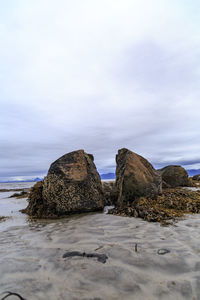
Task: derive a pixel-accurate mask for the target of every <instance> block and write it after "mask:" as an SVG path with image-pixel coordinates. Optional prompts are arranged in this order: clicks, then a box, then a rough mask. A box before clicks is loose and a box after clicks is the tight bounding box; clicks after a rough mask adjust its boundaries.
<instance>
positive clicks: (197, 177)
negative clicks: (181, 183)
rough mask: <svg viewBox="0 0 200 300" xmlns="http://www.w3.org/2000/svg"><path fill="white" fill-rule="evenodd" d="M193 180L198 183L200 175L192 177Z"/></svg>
mask: <svg viewBox="0 0 200 300" xmlns="http://www.w3.org/2000/svg"><path fill="white" fill-rule="evenodd" d="M192 180H198V181H200V174H197V175H194V176H193V177H192Z"/></svg>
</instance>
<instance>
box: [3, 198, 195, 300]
mask: <svg viewBox="0 0 200 300" xmlns="http://www.w3.org/2000/svg"><path fill="white" fill-rule="evenodd" d="M9 195H10V193H1V195H0V196H1V198H0V211H1V214H4V215H6V216H10V217H11V218H9V219H7V220H6V221H4V222H1V223H0V269H1V274H0V292H5V291H7V290H8V291H13V292H17V293H20V294H21V295H22V296H23V297H24V298H26V299H52V300H54V299H70V300H72V299H73V300H75V299H85V300H86V299H88V300H89V299H91V300H92V299H96V300H97V299H148V300H151V299H152V300H153V299H173V300H174V299H177V300H178V299H193V300H195V299H196V300H198V299H200V275H199V274H200V273H199V272H200V232H199V226H200V215H190V216H188V217H187V219H184V220H180V221H179V222H178V223H176V224H175V225H173V226H172V225H170V226H168V227H163V226H160V224H158V223H148V222H145V221H143V220H141V219H139V218H127V217H118V216H113V215H107V214H105V213H90V214H84V215H76V216H72V217H68V218H64V219H59V220H37V221H34V220H31V219H29V218H28V217H27V216H26V215H25V214H21V213H20V212H19V209H21V208H24V207H25V206H26V204H27V202H26V199H15V198H7V197H8V196H9ZM136 244H137V252H136V251H135V250H136V249H135V245H136ZM159 249H167V250H169V253H166V254H164V255H161V254H158V253H162V251H160V252H159V251H158V250H159ZM67 251H81V252H86V253H102V254H106V255H107V256H108V259H107V261H106V263H105V264H103V263H101V262H99V261H98V260H97V259H96V258H86V257H72V258H63V257H62V256H63V254H64V253H65V252H67ZM10 299H11V298H10ZM13 299H14V298H13Z"/></svg>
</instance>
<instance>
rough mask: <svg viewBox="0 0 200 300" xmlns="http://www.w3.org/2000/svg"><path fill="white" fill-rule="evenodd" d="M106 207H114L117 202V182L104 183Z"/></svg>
mask: <svg viewBox="0 0 200 300" xmlns="http://www.w3.org/2000/svg"><path fill="white" fill-rule="evenodd" d="M102 188H103V193H104V205H105V206H106V205H108V206H109V205H113V204H116V202H117V196H118V194H117V189H116V185H115V181H103V182H102Z"/></svg>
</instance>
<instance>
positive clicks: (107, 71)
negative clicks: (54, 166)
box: [0, 0, 200, 177]
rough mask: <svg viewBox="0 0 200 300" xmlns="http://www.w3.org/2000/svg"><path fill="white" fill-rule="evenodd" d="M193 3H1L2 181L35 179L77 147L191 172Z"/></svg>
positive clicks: (195, 137) (105, 162) (103, 156)
mask: <svg viewBox="0 0 200 300" xmlns="http://www.w3.org/2000/svg"><path fill="white" fill-rule="evenodd" d="M198 6H199V4H198V2H196V1H194V2H193V3H192V4H191V5H190V6H189V7H188V2H187V1H181V0H175V1H172V0H170V1H169V0H168V1H162V3H161V1H158V0H150V1H144V0H140V1H139V0H136V1H131V0H126V1H122V0H115V1H114V0H101V1H92V0H86V1H80V0H75V1H73V2H72V1H64V0H58V1H55V0H48V1H46V0H44V1H42V2H41V1H39V0H35V1H28V2H27V1H24V0H20V1H17V2H16V1H8V2H6V4H5V3H4V4H0V17H1V18H0V20H1V21H0V38H1V41H2V47H1V49H0V111H1V120H0V138H1V147H0V166H1V168H0V170H1V171H0V177H8V176H22V175H30V176H31V175H32V174H34V175H37V174H38V175H40V174H44V173H46V171H47V169H48V167H49V165H50V163H51V162H52V161H54V160H55V159H57V158H58V157H59V156H61V155H63V154H64V153H67V152H69V151H72V150H75V149H82V148H84V149H85V150H86V151H88V152H91V153H93V154H94V156H95V162H96V165H97V167H98V169H99V171H100V172H107V171H108V172H109V171H113V170H114V168H115V154H116V153H117V150H118V149H119V148H122V147H127V148H130V149H131V150H133V151H135V152H137V153H139V154H141V155H143V156H145V157H147V158H148V159H149V160H150V161H151V162H152V163H153V164H154V165H155V166H156V165H159V166H161V165H165V164H171V163H175V164H176V163H180V164H182V165H186V166H192V168H197V167H198V166H199V163H200V160H199V146H200V144H199V143H200V142H199V141H200V139H199V137H200V133H199V132H200V123H199V109H200V104H199V83H200V82H199V81H200V79H199V78H200V77H199V72H200V64H199V49H200V47H199V46H200V45H199V44H200V42H199V39H198V36H199V25H200V24H199V19H200V18H199V13H198V10H197V8H198Z"/></svg>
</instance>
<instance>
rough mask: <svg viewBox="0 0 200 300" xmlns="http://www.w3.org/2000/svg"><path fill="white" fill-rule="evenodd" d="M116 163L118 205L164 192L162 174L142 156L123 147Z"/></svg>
mask: <svg viewBox="0 0 200 300" xmlns="http://www.w3.org/2000/svg"><path fill="white" fill-rule="evenodd" d="M116 163H117V168H116V187H117V191H118V200H117V205H119V206H121V205H123V204H125V205H126V204H128V203H130V204H131V203H133V202H134V201H135V200H137V199H138V198H139V197H142V196H144V197H146V196H153V197H155V196H157V195H158V194H160V193H162V179H161V175H160V174H159V173H158V172H157V171H156V170H155V169H154V168H153V166H152V165H151V164H150V163H149V162H148V161H147V160H146V159H145V158H143V157H142V156H140V155H138V154H136V153H134V152H132V151H130V150H128V149H125V148H123V149H120V150H119V151H118V154H117V156H116Z"/></svg>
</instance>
